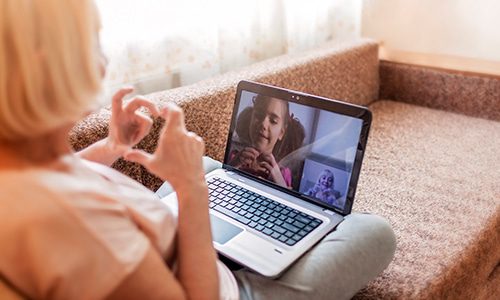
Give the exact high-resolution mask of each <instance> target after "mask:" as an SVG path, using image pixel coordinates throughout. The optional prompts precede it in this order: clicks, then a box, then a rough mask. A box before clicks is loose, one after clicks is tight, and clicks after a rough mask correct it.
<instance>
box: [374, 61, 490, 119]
mask: <svg viewBox="0 0 500 300" xmlns="http://www.w3.org/2000/svg"><path fill="white" fill-rule="evenodd" d="M380 98H381V99H391V100H398V101H401V102H406V103H411V104H416V105H420V106H427V107H431V108H437V109H442V110H448V111H452V112H456V113H460V114H465V115H469V116H473V117H480V118H485V119H490V120H497V121H500V76H499V75H488V74H480V73H472V72H465V71H454V70H449V69H442V68H434V67H427V66H421V65H415V64H407V63H399V62H391V61H381V63H380Z"/></svg>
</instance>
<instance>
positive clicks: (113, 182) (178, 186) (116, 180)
mask: <svg viewBox="0 0 500 300" xmlns="http://www.w3.org/2000/svg"><path fill="white" fill-rule="evenodd" d="M138 5H139V4H138ZM99 27H100V22H99V18H98V13H97V11H96V7H95V5H94V3H93V2H92V1H91V0H64V1H60V0H43V1H42V0H23V1H19V0H2V1H0V245H1V246H0V283H2V285H1V286H4V287H5V286H8V287H9V289H10V290H11V291H15V293H17V294H18V295H20V296H22V297H26V298H36V299H102V298H110V299H138V298H147V299H185V298H189V299H216V298H226V299H236V298H238V297H241V298H248V299H265V298H269V297H270V295H273V298H290V299H298V298H325V297H331V296H334V297H337V298H349V297H352V296H353V295H354V293H356V291H357V290H359V289H360V288H361V287H362V286H363V285H365V284H366V283H367V282H368V281H369V280H371V279H372V278H374V277H375V276H376V275H377V274H379V273H380V272H381V271H382V270H383V269H384V268H385V267H386V266H387V264H388V263H389V262H390V260H391V259H392V255H393V253H394V236H393V233H392V231H391V229H390V227H389V225H388V224H387V222H386V221H385V220H383V219H382V218H380V217H376V216H369V215H353V216H351V217H348V218H346V221H344V222H343V223H342V224H341V225H340V226H339V228H338V229H337V230H336V231H335V232H333V233H331V234H330V235H328V236H327V237H326V238H325V239H324V240H323V241H322V242H321V243H320V244H319V245H318V246H317V247H315V248H314V249H313V250H312V251H310V253H308V254H307V255H306V256H304V257H303V258H302V259H301V260H300V261H299V262H297V263H296V264H295V265H294V266H293V267H292V268H291V269H290V270H288V271H287V272H286V273H285V274H284V275H283V276H282V277H281V278H280V279H279V280H271V279H267V278H263V277H261V276H259V275H257V274H253V273H251V272H249V271H246V270H241V271H238V272H234V273H233V272H231V271H230V270H229V269H228V268H227V267H225V266H224V265H223V264H222V263H220V262H219V261H218V260H217V256H216V253H215V251H214V248H213V246H212V240H211V233H210V223H209V214H208V191H207V187H206V184H205V180H204V173H203V167H202V155H203V152H204V144H203V141H202V140H201V139H200V138H199V137H198V136H197V135H196V134H194V133H192V132H188V131H187V130H186V128H185V125H184V120H183V118H184V117H183V113H182V111H181V110H180V109H179V108H177V107H176V106H173V105H171V106H167V107H165V108H162V109H159V108H157V107H156V106H155V105H154V104H152V103H151V102H149V101H147V100H146V99H144V98H140V97H139V98H135V99H133V100H131V101H129V102H127V103H126V104H124V103H123V97H124V96H125V95H126V94H128V93H130V92H131V91H132V90H131V89H122V90H120V91H119V92H118V93H117V94H116V95H115V96H114V97H113V100H112V116H111V121H110V124H109V136H108V137H107V138H105V139H104V140H102V141H99V142H97V143H96V144H94V145H91V146H90V147H88V148H87V149H84V150H83V151H81V152H80V153H73V151H72V148H71V146H70V144H69V142H68V134H69V131H70V130H71V128H72V127H73V126H74V125H75V123H76V122H78V121H79V120H81V119H82V118H84V117H85V116H87V115H88V114H89V113H91V112H92V111H94V110H96V109H97V108H98V107H99V104H98V102H97V100H96V99H97V95H98V93H99V91H100V89H101V81H102V78H103V76H104V73H105V72H104V70H105V64H106V60H105V58H104V57H103V55H102V53H101V50H100V45H99V38H98V34H99ZM142 107H144V108H147V109H148V110H149V112H150V113H151V114H152V115H154V116H157V117H161V118H164V119H165V125H164V128H163V130H162V133H161V134H160V139H159V141H158V147H157V149H156V151H155V153H153V154H149V153H145V152H142V151H140V150H132V147H133V146H134V145H136V144H137V143H138V142H139V141H140V140H141V139H142V138H143V137H144V136H145V135H146V134H147V133H148V132H149V130H150V128H151V124H152V120H151V119H150V117H149V116H147V115H144V114H142V113H140V112H139V109H140V108H142ZM119 157H124V158H125V159H128V160H131V161H134V162H138V163H140V164H142V165H144V166H145V167H146V168H147V169H148V170H149V171H150V172H152V173H154V174H155V175H157V176H159V177H161V178H162V179H164V180H167V181H169V182H170V183H171V185H172V186H173V188H174V189H175V191H176V192H177V195H178V199H179V213H178V218H177V219H175V218H174V217H173V215H172V214H171V212H170V211H169V210H168V209H167V208H166V207H165V206H163V205H162V203H161V202H160V201H158V198H157V196H156V195H155V194H154V193H152V192H151V191H149V190H147V189H146V188H144V187H143V186H141V185H140V184H139V183H137V182H135V181H133V180H132V179H130V178H128V177H126V176H124V175H122V174H120V173H118V172H116V171H114V170H113V169H111V168H109V167H108V166H109V165H110V164H111V163H112V162H113V161H115V160H116V159H117V158H119ZM179 170H182V171H179ZM367 250H368V251H367ZM0 290H1V289H0Z"/></svg>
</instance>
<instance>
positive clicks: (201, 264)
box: [125, 105, 219, 299]
mask: <svg viewBox="0 0 500 300" xmlns="http://www.w3.org/2000/svg"><path fill="white" fill-rule="evenodd" d="M162 116H163V117H164V118H165V120H166V122H165V126H164V128H163V130H162V133H161V134H160V139H159V141H158V147H157V149H156V151H155V153H154V154H149V153H146V152H143V151H141V150H132V151H130V152H129V153H127V154H125V158H126V159H127V160H130V161H134V162H138V163H140V164H142V165H143V166H145V167H146V168H147V169H148V170H149V171H150V172H152V173H153V174H156V175H157V176H159V177H161V178H162V179H164V180H167V181H169V182H170V184H171V185H172V187H173V188H174V190H175V191H176V193H177V198H178V202H179V205H178V206H179V218H178V232H177V263H178V273H177V278H178V280H179V283H180V285H181V286H182V289H183V290H184V291H185V293H186V295H187V297H188V298H189V299H217V298H218V297H219V279H218V273H217V265H216V253H215V250H214V248H213V244H212V235H211V231H210V219H209V213H208V188H207V186H206V183H205V176H204V172H203V163H202V155H203V152H204V144H203V141H202V140H201V138H200V137H198V136H197V135H195V134H194V133H192V132H187V130H186V128H185V125H184V115H183V113H182V111H181V110H180V108H178V107H177V106H173V105H171V106H169V107H168V109H164V110H163V111H162Z"/></svg>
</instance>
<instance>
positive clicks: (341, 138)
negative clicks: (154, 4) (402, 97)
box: [225, 90, 363, 211]
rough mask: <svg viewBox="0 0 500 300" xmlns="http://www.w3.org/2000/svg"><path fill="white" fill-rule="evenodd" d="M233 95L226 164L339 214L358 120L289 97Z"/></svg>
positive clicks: (355, 144)
mask: <svg viewBox="0 0 500 300" xmlns="http://www.w3.org/2000/svg"><path fill="white" fill-rule="evenodd" d="M238 95H239V97H238V98H237V101H236V103H235V105H236V106H235V108H234V110H235V111H234V115H233V120H232V124H231V132H230V141H229V143H228V148H227V149H226V157H225V164H227V165H230V166H232V167H234V168H236V169H238V170H240V171H242V172H244V173H246V174H250V175H253V176H256V177H258V178H260V179H263V180H265V181H267V182H272V183H274V184H276V185H278V186H281V187H284V188H287V189H291V190H293V191H295V192H297V193H299V194H300V195H301V196H303V197H306V198H307V199H310V200H312V201H314V202H321V203H322V204H326V205H327V206H329V207H333V208H336V210H339V211H344V208H345V205H346V198H347V195H348V192H349V186H350V181H351V176H352V174H353V166H354V163H355V160H356V154H357V149H358V143H359V140H360V133H361V130H362V127H363V120H362V119H360V118H356V117H351V116H348V115H345V114H340V113H335V112H331V111H329V110H326V109H320V108H316V107H314V106H309V105H303V104H300V103H297V102H298V101H291V100H290V98H289V97H287V98H288V100H286V99H283V98H285V97H281V98H280V97H277V96H276V95H272V96H269V95H264V94H259V93H257V92H255V91H249V90H241V91H240V92H239V94H238ZM292 97H293V96H292ZM358 172H359V168H358ZM356 176H357V175H356ZM356 181H357V178H356ZM351 205H352V203H351ZM349 211H350V207H349Z"/></svg>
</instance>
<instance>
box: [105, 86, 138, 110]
mask: <svg viewBox="0 0 500 300" xmlns="http://www.w3.org/2000/svg"><path fill="white" fill-rule="evenodd" d="M133 91H134V88H132V87H125V88H121V89H120V90H118V92H116V93H115V94H114V95H113V99H112V101H111V111H112V113H113V115H115V116H117V115H118V114H119V113H120V112H121V111H122V108H123V97H125V95H127V94H130V93H132V92H133Z"/></svg>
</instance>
